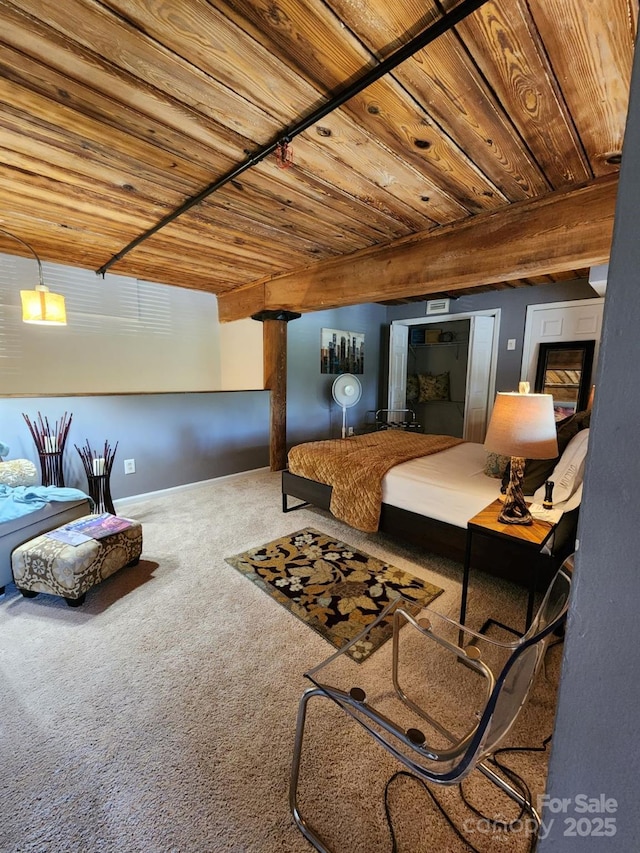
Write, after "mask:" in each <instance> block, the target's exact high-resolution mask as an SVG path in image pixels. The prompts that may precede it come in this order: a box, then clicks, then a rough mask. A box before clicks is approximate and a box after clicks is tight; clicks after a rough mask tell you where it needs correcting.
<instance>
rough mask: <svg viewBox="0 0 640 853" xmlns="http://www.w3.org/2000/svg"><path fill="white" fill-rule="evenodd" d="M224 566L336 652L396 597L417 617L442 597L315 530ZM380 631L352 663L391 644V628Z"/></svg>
mask: <svg viewBox="0 0 640 853" xmlns="http://www.w3.org/2000/svg"><path fill="white" fill-rule="evenodd" d="M226 562H227V563H229V565H231V566H233V567H234V568H235V569H237V570H238V571H239V572H242V574H243V575H245V576H246V577H248V578H249V580H251V581H253V583H255V584H256V585H257V586H259V587H260V589H262V590H264V591H265V592H266V593H267V594H268V595H270V596H271V597H272V598H274V599H275V600H276V601H277V602H279V603H280V604H282V605H284V607H286V608H287V609H288V610H290V611H291V613H293V614H294V615H295V616H297V617H298V618H299V619H302V621H303V622H306V624H307V625H309V626H310V627H311V628H313V629H314V630H315V631H317V632H318V633H319V634H322V636H323V637H324V638H325V639H327V640H328V641H329V642H330V643H331V644H332V645H333V646H335V648H337V649H340V648H342V646H344V645H345V644H346V643H348V642H349V641H350V640H352V639H353V638H354V637H355V636H357V635H358V634H359V633H360V632H361V631H362V630H363V629H364V628H365V627H366V626H367V625H369V624H370V623H371V622H373V621H374V619H375V618H376V617H377V616H378V614H379V613H380V611H381V610H383V609H384V607H385V606H386V605H387V604H388V603H389V602H390V601H392V600H393V599H394V598H397V597H398V596H402V597H403V598H407V599H409V600H410V601H413V602H415V604H414V605H411V606H410V607H409V608H408V609H410V610H412V611H413V612H414V613H418V612H419V611H420V610H421V608H423V607H425V606H426V605H427V604H429V602H431V601H433V600H434V598H437V597H438V596H439V595H440V593H442V592H443V590H442V589H441V588H440V587H437V586H433V584H430V583H427V582H426V581H423V580H420V579H419V578H416V577H414V576H413V575H412V574H409V572H405V571H402V570H401V569H398V568H396V567H395V566H392V565H390V564H389V563H384V562H382V560H378V559H376V558H375V557H370V556H369V555H368V554H365V553H363V552H362V551H359V550H357V549H356V548H352V547H351V546H350V545H347V544H346V543H345V542H340V541H339V540H338V539H334V538H331V537H330V536H326V535H325V534H324V533H320V532H319V531H318V530H314V529H313V528H312V527H306V528H304V529H303V530H298V531H296V532H295V533H291V534H289V535H288V536H283V537H282V538H280V539H274V541H273V542H268V543H267V544H266V545H261V546H259V547H258V548H251V549H250V550H249V551H245V552H244V553H243V554H237V555H236V556H234V557H227V558H226ZM386 621H387V620H385V623H386ZM379 627H380V633H379V634H378V635H376V636H372V635H371V634H369V636H368V637H367V639H366V640H365V641H363V643H362V644H361V645H362V648H360V647H359V646H356V647H354V648H353V649H352V650H351V651H350V652H349V654H350V656H351V657H352V658H353V659H354V660H356V661H358V662H360V661H363V660H365V659H366V658H367V657H368V656H369V655H370V654H372V653H373V652H374V651H375V650H376V649H378V648H380V646H381V645H382V644H383V643H384V642H385V640H388V639H389V637H390V636H391V633H392V627H391V625H390V624H388V625H387V624H384V623H383V624H381V625H380V626H379ZM359 645H360V644H359Z"/></svg>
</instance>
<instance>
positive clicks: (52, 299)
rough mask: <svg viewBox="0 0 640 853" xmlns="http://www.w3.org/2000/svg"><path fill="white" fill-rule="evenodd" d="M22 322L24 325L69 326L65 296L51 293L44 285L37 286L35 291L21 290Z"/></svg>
mask: <svg viewBox="0 0 640 853" xmlns="http://www.w3.org/2000/svg"><path fill="white" fill-rule="evenodd" d="M20 299H21V300H22V320H23V322H24V323H38V324H39V325H52V326H53V325H55V326H66V325H67V312H66V309H65V304H64V296H61V295H60V294H59V293H51V292H50V290H49V288H47V287H45V286H44V285H40V284H38V285H36V288H35V290H21V291H20Z"/></svg>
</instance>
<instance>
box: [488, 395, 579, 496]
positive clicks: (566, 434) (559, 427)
mask: <svg viewBox="0 0 640 853" xmlns="http://www.w3.org/2000/svg"><path fill="white" fill-rule="evenodd" d="M590 420H591V412H577V413H576V414H575V415H570V416H569V417H568V418H564V420H561V421H558V423H557V424H556V435H557V438H558V455H557V456H555V457H554V458H553V459H527V460H525V465H524V480H523V482H522V491H523V492H524V494H525V495H532V494H533V493H534V492H535V490H536V489H538V488H540V486H542V485H544V483H545V482H546V481H547V480H550V479H553V478H552V477H551V474H552V473H553V469H554V468H555V467H556V464H557V463H558V462H559V460H560V457H561V456H562V454H563V453H564V451H565V449H566V447H567V445H568V444H569V442H570V441H571V439H572V438H573V437H574V435H577V434H578V433H579V432H580V430H583V429H588V427H589V423H590ZM510 476H511V466H510V465H507V467H506V470H505V472H504V476H503V478H502V489H501V491H502V492H503V493H504V492H506V490H507V486H508V484H509V477H510Z"/></svg>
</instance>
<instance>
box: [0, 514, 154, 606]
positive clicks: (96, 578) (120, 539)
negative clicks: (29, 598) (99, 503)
mask: <svg viewBox="0 0 640 853" xmlns="http://www.w3.org/2000/svg"><path fill="white" fill-rule="evenodd" d="M93 517H95V516H92V515H87V516H83V518H82V519H78V520H79V521H82V520H84V519H88V518H93ZM128 520H129V521H131V527H127V528H126V529H125V530H120V531H118V532H117V533H112V534H110V535H109V536H105V537H104V538H103V539H90V540H89V541H88V542H83V543H82V544H80V545H68V544H67V543H66V542H59V541H58V540H56V539H51V538H50V537H49V536H46V535H43V536H38V537H36V538H35V539H31V540H30V541H29V542H25V543H24V545H20V546H18V547H17V548H16V549H15V550H14V552H13V554H12V555H11V568H12V571H13V578H14V581H15V584H16V586H17V587H18V589H19V590H20V591H21V592H23V593H24V592H27V593H32V594H36V593H38V592H47V593H50V594H52V595H61V596H63V597H64V598H65V599H66V600H67V601H68V602H77V603H78V604H79V603H81V601H82V600H84V595H85V593H86V591H87V590H88V589H91V587H92V586H94V585H95V584H97V583H100V581H102V580H104V579H105V578H108V577H109V576H110V575H112V574H114V572H117V571H118V569H122V568H123V567H124V566H129V565H135V564H136V563H137V562H138V560H139V558H140V554H141V553H142V525H141V524H140V523H139V522H138V521H133V520H132V519H128Z"/></svg>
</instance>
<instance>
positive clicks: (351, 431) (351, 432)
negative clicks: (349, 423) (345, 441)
mask: <svg viewBox="0 0 640 853" xmlns="http://www.w3.org/2000/svg"><path fill="white" fill-rule="evenodd" d="M348 435H353V427H349V432H348Z"/></svg>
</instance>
